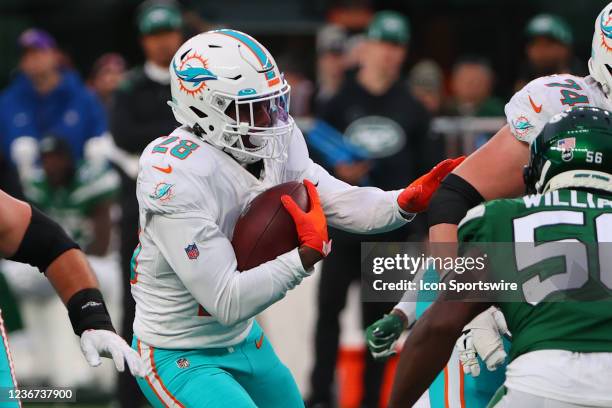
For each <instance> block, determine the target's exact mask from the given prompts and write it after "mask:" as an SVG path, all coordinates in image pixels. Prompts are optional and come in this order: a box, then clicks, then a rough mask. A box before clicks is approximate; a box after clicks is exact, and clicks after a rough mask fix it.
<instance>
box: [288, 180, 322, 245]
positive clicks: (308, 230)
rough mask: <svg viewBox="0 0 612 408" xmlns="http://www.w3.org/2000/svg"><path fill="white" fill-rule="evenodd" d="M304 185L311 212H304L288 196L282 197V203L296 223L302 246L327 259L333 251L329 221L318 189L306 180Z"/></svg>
mask: <svg viewBox="0 0 612 408" xmlns="http://www.w3.org/2000/svg"><path fill="white" fill-rule="evenodd" d="M304 185H305V186H306V190H307V191H308V198H309V200H310V210H309V211H303V210H302V209H301V208H300V207H299V206H298V205H297V204H296V203H295V201H293V199H292V198H291V197H290V196H288V195H284V196H282V197H281V202H282V203H283V205H284V206H285V209H287V212H288V213H289V215H291V218H293V221H294V222H295V228H296V229H297V234H298V237H299V240H300V245H304V246H307V247H309V248H312V249H314V250H315V251H317V252H319V253H320V254H321V255H323V256H324V257H325V256H327V254H329V252H330V251H331V241H330V239H329V236H328V234H327V220H326V219H325V214H324V213H323V208H321V201H320V200H319V193H318V192H317V188H316V187H315V185H314V184H312V182H311V181H310V180H304Z"/></svg>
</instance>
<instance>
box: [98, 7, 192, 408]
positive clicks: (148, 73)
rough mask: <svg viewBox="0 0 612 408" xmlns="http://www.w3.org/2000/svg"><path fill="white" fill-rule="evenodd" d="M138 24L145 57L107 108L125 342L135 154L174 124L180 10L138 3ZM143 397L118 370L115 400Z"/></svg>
mask: <svg viewBox="0 0 612 408" xmlns="http://www.w3.org/2000/svg"><path fill="white" fill-rule="evenodd" d="M137 24H138V29H139V31H140V34H141V37H140V40H141V45H142V48H143V51H144V54H145V58H146V61H145V63H144V65H142V66H140V67H137V68H135V69H133V70H131V71H130V72H128V74H127V76H126V78H125V80H124V81H123V82H122V83H121V85H120V86H119V89H118V90H117V92H116V93H115V95H114V97H113V103H112V106H111V111H110V129H111V134H112V136H113V140H114V142H115V145H116V147H117V148H116V149H115V153H116V154H114V159H115V163H116V164H117V166H118V167H119V168H120V170H122V171H121V178H122V183H121V193H120V198H119V201H120V205H121V210H122V218H121V222H120V231H121V270H122V274H123V282H124V284H125V287H124V291H123V321H122V324H121V334H122V336H123V337H124V338H125V339H126V340H127V341H130V342H131V341H132V324H133V322H134V312H135V304H134V299H133V298H132V296H131V294H130V283H129V282H130V264H131V262H130V261H131V258H132V254H133V252H134V249H135V248H136V246H137V245H138V202H137V201H136V175H137V173H138V158H139V156H140V154H141V152H142V151H143V150H144V148H145V147H146V146H147V145H148V144H149V142H150V141H151V140H153V139H156V138H158V137H160V136H164V135H167V134H169V133H170V132H171V131H172V130H174V128H176V126H177V123H176V121H175V119H174V116H173V115H172V110H171V109H168V105H167V104H166V102H167V101H169V100H170V99H171V96H170V73H169V71H168V66H169V64H170V61H171V60H172V57H173V56H174V53H175V52H176V50H177V49H178V48H179V47H180V45H181V44H182V43H183V34H182V31H181V30H182V25H183V23H182V17H181V11H180V9H179V7H178V6H177V5H176V4H175V3H173V2H168V1H155V2H151V1H148V2H145V3H143V4H142V5H141V6H140V9H139V13H138V19H137ZM142 401H143V398H142V393H141V392H140V390H139V389H138V385H137V384H136V381H134V379H133V377H131V376H128V375H120V377H119V402H120V406H121V407H125V408H128V407H129V408H133V407H137V406H139V405H140V404H141V402H142Z"/></svg>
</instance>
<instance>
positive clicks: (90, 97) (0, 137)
mask: <svg viewBox="0 0 612 408" xmlns="http://www.w3.org/2000/svg"><path fill="white" fill-rule="evenodd" d="M18 42H19V46H20V47H21V50H22V55H21V59H20V62H19V73H18V74H17V76H16V77H15V78H14V80H13V81H12V83H11V84H10V85H9V86H8V87H7V89H5V90H4V92H3V93H2V95H0V147H1V150H2V153H3V154H4V155H5V156H7V157H10V155H11V154H12V153H11V146H12V144H13V142H14V141H15V140H16V139H17V138H20V137H22V136H26V137H32V138H34V139H36V140H40V139H42V138H43V136H44V135H46V134H57V135H62V137H64V138H65V139H66V140H67V141H68V143H69V145H70V147H71V151H72V154H73V155H74V156H75V157H76V158H80V157H82V155H83V146H84V144H85V142H86V141H87V140H88V139H89V138H91V137H94V136H100V135H102V134H103V133H104V132H105V131H106V117H105V113H104V109H103V107H102V105H101V104H100V102H99V101H98V99H97V98H96V96H95V95H94V94H93V93H92V92H91V91H90V90H89V89H87V88H86V87H85V85H84V84H83V82H82V81H81V79H80V78H79V76H78V74H77V73H76V72H74V71H72V70H71V69H68V68H67V67H65V66H63V65H62V64H61V58H62V57H61V53H60V52H59V50H58V48H57V45H56V42H55V39H54V38H53V37H51V35H50V34H49V33H47V32H46V31H43V30H40V29H36V28H31V29H29V30H26V31H24V32H23V33H22V34H21V35H20V37H19V41H18ZM12 159H13V160H14V161H17V160H18V159H19V158H18V157H12Z"/></svg>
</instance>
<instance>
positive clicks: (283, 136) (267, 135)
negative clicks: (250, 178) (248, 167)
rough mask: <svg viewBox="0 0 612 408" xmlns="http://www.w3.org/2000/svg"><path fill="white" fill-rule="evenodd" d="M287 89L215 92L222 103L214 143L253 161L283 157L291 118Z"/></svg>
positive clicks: (245, 160)
mask: <svg viewBox="0 0 612 408" xmlns="http://www.w3.org/2000/svg"><path fill="white" fill-rule="evenodd" d="M289 90H290V87H289V85H287V86H286V87H285V88H284V89H282V90H281V91H278V92H274V93H271V94H268V95H264V96H258V97H254V98H253V97H233V96H231V95H221V94H219V95H216V98H220V99H221V100H222V101H223V103H218V102H217V104H215V105H214V106H219V107H221V106H223V108H222V109H223V113H221V112H220V113H221V114H222V115H223V121H224V125H223V127H222V131H221V135H220V137H219V138H218V139H217V145H219V147H221V148H222V149H223V150H224V151H226V152H228V153H230V154H231V155H232V156H234V158H236V160H238V161H240V162H244V163H252V162H255V161H257V160H260V159H277V160H283V159H284V157H285V154H286V149H287V146H288V139H289V137H290V136H291V134H292V132H293V126H294V122H293V120H292V119H291V117H290V116H289V114H288V110H289Z"/></svg>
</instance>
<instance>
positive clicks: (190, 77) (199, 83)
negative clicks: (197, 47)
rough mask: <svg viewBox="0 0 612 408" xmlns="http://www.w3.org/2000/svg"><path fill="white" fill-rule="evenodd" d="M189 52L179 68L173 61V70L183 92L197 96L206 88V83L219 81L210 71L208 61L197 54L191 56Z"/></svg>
mask: <svg viewBox="0 0 612 408" xmlns="http://www.w3.org/2000/svg"><path fill="white" fill-rule="evenodd" d="M189 51H191V50H188V51H187V52H186V53H184V54H183V55H182V56H181V63H180V65H179V66H178V67H177V66H176V61H172V69H173V70H174V73H175V74H176V77H177V78H178V81H179V85H180V89H181V91H183V92H185V93H187V94H189V95H192V96H195V95H196V94H198V93H200V92H201V91H202V89H203V88H204V87H206V81H210V80H214V79H217V76H216V75H215V74H213V73H212V72H211V71H209V70H208V60H206V59H204V58H203V57H202V56H200V55H198V54H196V53H195V52H194V53H193V54H191V55H187V54H188V53H189Z"/></svg>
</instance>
